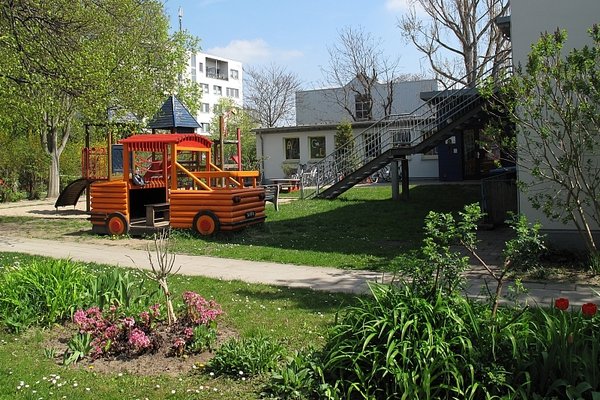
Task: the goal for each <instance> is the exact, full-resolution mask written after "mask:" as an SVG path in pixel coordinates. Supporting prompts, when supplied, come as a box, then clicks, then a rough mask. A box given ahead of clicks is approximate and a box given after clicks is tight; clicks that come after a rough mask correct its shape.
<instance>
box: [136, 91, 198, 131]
mask: <svg viewBox="0 0 600 400" xmlns="http://www.w3.org/2000/svg"><path fill="white" fill-rule="evenodd" d="M148 128H150V129H170V130H171V131H173V132H175V131H180V132H183V131H186V132H187V131H189V130H190V129H192V130H193V129H195V128H200V124H198V121H196V118H194V117H193V116H192V114H190V112H189V111H188V109H187V108H185V106H184V105H183V104H182V103H181V102H180V101H179V99H178V98H177V97H175V96H173V95H171V96H169V98H168V99H167V100H166V101H165V102H164V103H163V105H162V107H161V108H160V111H159V112H157V113H156V114H155V115H154V117H152V119H151V120H150V122H149V123H148Z"/></svg>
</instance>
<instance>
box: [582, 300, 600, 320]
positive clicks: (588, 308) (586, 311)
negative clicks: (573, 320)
mask: <svg viewBox="0 0 600 400" xmlns="http://www.w3.org/2000/svg"><path fill="white" fill-rule="evenodd" d="M596 312H598V306H597V305H595V304H594V303H585V304H584V305H582V306H581V313H582V314H583V315H585V316H586V317H593V316H594V315H596Z"/></svg>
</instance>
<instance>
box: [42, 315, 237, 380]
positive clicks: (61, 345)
mask: <svg viewBox="0 0 600 400" xmlns="http://www.w3.org/2000/svg"><path fill="white" fill-rule="evenodd" d="M158 331H161V337H162V342H163V344H162V346H161V347H160V348H159V349H158V351H157V352H155V353H146V354H142V355H139V356H132V357H128V356H111V357H107V358H99V359H96V360H93V359H91V358H85V359H83V360H80V361H79V362H77V363H76V364H73V365H72V366H71V367H72V368H80V369H90V370H94V371H95V372H98V373H106V374H108V373H110V374H115V373H123V374H135V375H143V376H155V375H165V374H166V375H170V376H179V375H181V374H182V373H190V372H192V371H194V370H200V369H202V368H204V366H205V364H206V363H207V362H208V361H209V360H210V359H211V358H212V357H213V356H214V353H213V352H212V351H205V352H202V353H198V354H191V355H185V356H183V357H175V356H173V355H171V354H169V347H170V344H171V343H172V342H173V340H174V339H175V337H174V336H172V335H170V334H168V333H167V332H166V330H165V329H160V328H159V329H158ZM76 332H77V328H76V327H75V326H74V325H73V324H68V325H66V326H55V327H54V328H52V329H51V330H50V331H49V332H48V334H47V335H46V340H45V342H44V344H43V347H44V349H53V350H54V354H55V357H54V360H55V362H56V363H57V364H59V365H62V364H63V355H64V353H65V351H66V350H67V343H68V342H69V340H70V339H71V337H73V335H74V334H75V333H76ZM237 336H238V334H237V332H235V331H233V330H231V329H229V328H226V327H225V328H223V327H219V332H218V334H217V342H216V343H215V344H214V348H218V347H219V346H220V345H221V344H223V343H225V342H226V341H227V340H229V339H230V338H232V337H237Z"/></svg>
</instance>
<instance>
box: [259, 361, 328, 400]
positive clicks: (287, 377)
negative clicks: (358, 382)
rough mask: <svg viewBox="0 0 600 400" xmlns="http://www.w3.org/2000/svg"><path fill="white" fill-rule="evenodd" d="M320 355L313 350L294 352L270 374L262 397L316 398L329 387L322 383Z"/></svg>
mask: <svg viewBox="0 0 600 400" xmlns="http://www.w3.org/2000/svg"><path fill="white" fill-rule="evenodd" d="M320 357H321V355H320V353H318V352H316V351H315V350H314V349H307V350H304V351H296V352H294V353H293V354H292V355H290V356H288V357H286V358H285V360H284V363H283V364H282V365H281V367H280V368H278V369H277V370H276V371H274V372H272V373H271V377H270V379H269V381H268V382H267V383H266V384H265V387H264V390H263V392H262V393H261V395H262V397H266V398H270V399H281V400H287V399H290V400H304V399H313V398H318V397H319V394H321V395H322V394H323V393H324V392H325V391H326V389H328V388H329V385H327V384H325V383H324V381H323V370H322V369H321V358H320Z"/></svg>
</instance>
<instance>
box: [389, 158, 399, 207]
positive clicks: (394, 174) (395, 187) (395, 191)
mask: <svg viewBox="0 0 600 400" xmlns="http://www.w3.org/2000/svg"><path fill="white" fill-rule="evenodd" d="M390 176H391V178H392V200H399V199H400V182H398V160H396V159H394V160H392V162H391V163H390Z"/></svg>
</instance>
